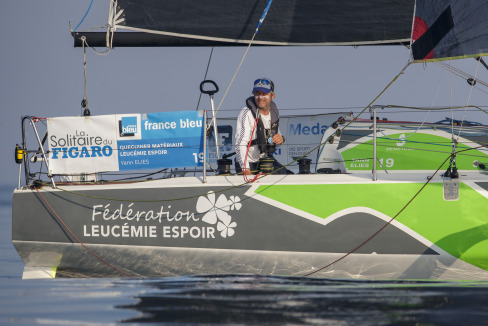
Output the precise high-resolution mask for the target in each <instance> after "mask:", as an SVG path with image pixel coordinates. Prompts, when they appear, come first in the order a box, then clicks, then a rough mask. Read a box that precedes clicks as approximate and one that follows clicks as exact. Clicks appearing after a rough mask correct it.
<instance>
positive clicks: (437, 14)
mask: <svg viewBox="0 0 488 326" xmlns="http://www.w3.org/2000/svg"><path fill="white" fill-rule="evenodd" d="M412 41H413V44H412V55H413V59H414V60H415V61H437V60H447V59H458V58H467V57H479V56H484V55H486V54H488V2H487V1H486V0H463V1H458V0H417V3H416V10H415V20H414V28H413V31H412Z"/></svg>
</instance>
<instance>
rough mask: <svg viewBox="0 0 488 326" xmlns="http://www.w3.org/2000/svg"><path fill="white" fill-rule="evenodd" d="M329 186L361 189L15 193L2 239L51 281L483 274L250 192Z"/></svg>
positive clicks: (405, 240) (378, 227)
mask: <svg viewBox="0 0 488 326" xmlns="http://www.w3.org/2000/svg"><path fill="white" fill-rule="evenodd" d="M419 178H422V179H423V178H425V176H421V177H419ZM338 180H342V182H355V183H358V184H360V183H370V178H369V177H363V176H359V177H358V176H327V175H325V176H324V175H310V176H286V177H279V176H268V177H267V178H266V180H265V181H266V182H264V181H261V182H260V181H258V182H257V184H252V185H241V184H240V183H242V177H237V176H236V177H211V178H209V181H208V183H206V184H202V183H201V180H199V179H198V178H179V179H178V178H176V179H171V180H159V181H152V182H146V183H135V184H122V185H120V184H119V185H106V186H102V185H98V186H63V185H60V186H59V188H60V189H63V190H59V189H51V188H44V189H40V190H32V189H28V190H17V191H16V192H15V193H14V197H13V229H12V239H13V243H14V245H15V247H16V249H17V251H18V252H19V254H20V256H21V257H22V259H23V261H24V263H25V265H26V269H34V270H35V269H37V268H39V269H49V270H51V271H52V274H56V275H57V276H76V277H80V276H83V277H84V276H86V277H93V276H103V277H107V276H109V277H117V276H132V277H159V276H174V275H189V274H226V273H251V274H268V275H292V276H305V275H311V276H314V277H334V278H368V279H487V278H488V276H487V274H488V273H487V272H486V271H485V270H484V269H480V268H478V267H476V266H473V265H471V264H469V263H466V262H464V261H462V260H459V259H457V258H455V257H454V256H452V255H451V254H449V253H447V252H446V251H444V250H443V249H442V248H440V247H438V246H436V245H435V244H433V243H431V242H429V241H428V240H426V239H424V238H422V237H421V236H419V235H418V234H415V232H412V230H409V229H407V228H405V227H404V226H403V225H401V224H400V223H397V222H396V221H393V222H392V221H388V219H387V218H385V217H384V216H379V215H378V214H375V213H374V212H371V211H368V210H363V211H355V212H345V213H344V214H342V215H341V216H340V217H339V218H333V219H332V218H330V219H325V220H324V219H323V218H319V217H317V216H313V215H311V214H308V213H305V212H300V211H299V210H297V209H295V208H293V207H287V206H286V205H283V204H281V203H276V202H273V201H272V200H269V199H268V198H264V197H263V196H262V195H260V194H259V192H256V189H257V187H258V185H259V186H261V187H262V186H267V187H268V186H269V187H272V186H273V185H274V184H277V183H280V184H292V185H293V184H297V183H303V184H312V185H313V184H323V183H327V182H329V183H331V184H334V183H335V182H337V181H338ZM385 182H387V183H391V182H392V181H391V180H387V181H385ZM265 188H266V187H265ZM260 189H263V188H260ZM327 220H330V221H327ZM378 231H380V232H378ZM372 235H374V236H372Z"/></svg>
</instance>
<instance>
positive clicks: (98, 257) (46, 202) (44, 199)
mask: <svg viewBox="0 0 488 326" xmlns="http://www.w3.org/2000/svg"><path fill="white" fill-rule="evenodd" d="M36 191H37V193H38V194H39V196H41V198H42V200H43V201H44V203H45V204H46V205H47V207H49V209H50V210H51V212H52V213H53V214H54V216H56V218H57V219H58V220H59V221H60V222H61V224H63V226H64V227H65V228H66V230H67V231H68V232H69V234H71V236H72V237H73V238H75V239H76V241H77V242H78V243H79V244H80V245H81V246H82V247H83V248H85V249H86V251H88V252H89V253H90V254H92V255H93V256H94V257H95V258H97V259H98V260H100V261H101V262H102V263H104V264H105V265H107V266H109V267H110V268H112V269H114V270H116V271H117V272H119V273H120V274H122V275H124V276H126V277H130V275H128V274H126V273H124V272H123V271H121V270H120V269H118V268H117V267H115V266H113V265H111V264H110V263H108V262H107V261H105V260H104V259H103V258H101V257H100V256H98V255H97V254H95V253H94V252H93V251H92V250H90V248H88V247H87V246H86V245H85V244H84V243H83V242H81V240H80V239H78V237H77V236H76V235H75V234H74V233H73V232H72V231H71V230H70V228H69V227H68V226H67V225H66V223H64V221H63V220H62V219H61V217H59V215H58V214H57V213H56V212H55V211H54V209H53V208H52V206H51V205H50V204H49V203H48V201H47V200H46V198H44V196H43V195H42V193H41V192H40V191H39V189H38V188H36Z"/></svg>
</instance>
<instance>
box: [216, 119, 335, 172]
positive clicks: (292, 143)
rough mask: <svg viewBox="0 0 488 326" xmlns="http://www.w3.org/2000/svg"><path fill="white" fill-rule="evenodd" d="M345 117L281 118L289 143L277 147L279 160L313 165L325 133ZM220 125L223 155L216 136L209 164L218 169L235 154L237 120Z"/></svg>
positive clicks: (287, 162) (220, 144)
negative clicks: (302, 159) (308, 161)
mask: <svg viewBox="0 0 488 326" xmlns="http://www.w3.org/2000/svg"><path fill="white" fill-rule="evenodd" d="M340 116H342V115H340V114H331V115H314V116H297V117H280V132H281V133H282V134H283V136H284V137H285V143H284V144H283V145H281V146H277V147H276V150H275V152H274V156H275V158H276V159H277V160H278V161H279V162H280V163H281V164H283V165H285V164H289V163H291V162H293V161H295V160H296V159H298V158H300V157H302V156H303V155H306V154H307V153H308V154H307V158H310V159H312V161H313V162H316V160H317V152H318V148H317V146H318V145H319V144H320V142H321V139H322V136H323V135H324V132H325V130H326V129H327V128H328V126H329V125H331V124H332V123H333V122H335V121H337V119H338V118H339V117H340ZM217 122H218V133H217V135H218V137H217V141H218V145H219V147H218V148H219V155H220V157H217V150H216V148H217V146H215V138H214V134H213V133H212V134H211V135H210V138H209V139H208V141H207V142H208V151H207V152H208V162H209V163H210V164H211V165H212V166H214V167H216V166H217V159H219V158H222V155H225V154H229V153H232V152H235V147H234V145H235V131H236V119H235V118H221V119H217ZM289 169H290V170H293V171H298V166H297V163H294V164H293V165H292V166H290V167H289Z"/></svg>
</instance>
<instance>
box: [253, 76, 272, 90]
mask: <svg viewBox="0 0 488 326" xmlns="http://www.w3.org/2000/svg"><path fill="white" fill-rule="evenodd" d="M263 85H266V86H270V87H271V91H274V84H273V82H272V81H271V80H269V79H264V78H262V79H256V80H255V81H254V86H263Z"/></svg>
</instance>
